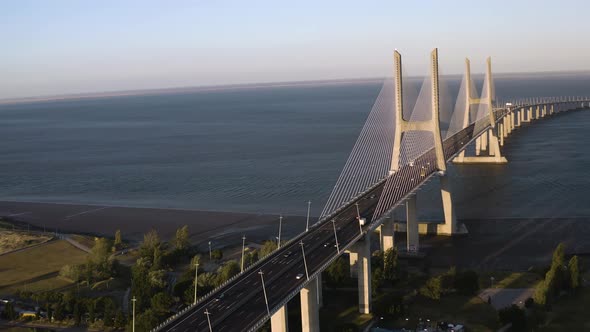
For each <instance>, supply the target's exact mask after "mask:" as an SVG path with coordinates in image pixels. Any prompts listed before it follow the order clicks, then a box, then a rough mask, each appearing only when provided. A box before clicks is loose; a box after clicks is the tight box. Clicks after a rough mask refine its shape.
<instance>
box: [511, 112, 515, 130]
mask: <svg viewBox="0 0 590 332" xmlns="http://www.w3.org/2000/svg"><path fill="white" fill-rule="evenodd" d="M515 123H516V113H514V111H512V112H510V132H512V131H513V130H514V129H515V128H516V126H515Z"/></svg>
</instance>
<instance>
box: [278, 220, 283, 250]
mask: <svg viewBox="0 0 590 332" xmlns="http://www.w3.org/2000/svg"><path fill="white" fill-rule="evenodd" d="M282 227H283V216H282V215H280V216H279V236H278V237H277V249H278V248H280V247H281V228H282Z"/></svg>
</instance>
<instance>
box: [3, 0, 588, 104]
mask: <svg viewBox="0 0 590 332" xmlns="http://www.w3.org/2000/svg"><path fill="white" fill-rule="evenodd" d="M588 17H590V1H587V0H578V1H571V0H560V1H543V0H536V1H533V0H530V1H529V0H522V1H517V0H511V1H501V0H490V1H475V0H471V1H452V0H440V1H420V0H415V1H412V0H404V1H396V0H389V1H370V0H367V1H358V0H357V1H343V0H340V1H320V0H316V1H309V0H296V1H293V0H291V1H280V0H273V1H255V0H241V1H223V0H194V1H163V0H162V1H148V0H141V1H121V0H115V1H110V0H102V1H83V0H80V1H74V0H71V1H60V0H52V1H45V0H39V1H26V0H3V1H0V41H1V43H2V47H1V48H0V60H1V61H0V99H4V98H13V97H25V96H39V95H55V94H69V93H81V92H98V91H114V90H128V89H130V90H133V89H145V88H162V87H180V86H200V85H217V84H229V83H247V82H274V81H294V80H316V79H333V78H357V77H383V76H385V75H388V74H389V72H390V70H391V53H392V51H393V49H394V48H397V49H398V50H400V52H401V53H402V55H403V56H404V65H405V68H406V72H407V73H408V74H411V75H423V74H426V73H427V72H428V54H429V52H430V50H431V49H432V48H434V47H438V48H439V53H440V57H441V61H440V66H441V71H442V73H443V74H456V73H460V72H462V70H463V59H464V58H465V57H466V56H468V57H470V58H471V60H472V71H474V72H483V70H484V68H483V63H484V59H485V57H486V56H488V55H490V56H492V57H493V64H494V71H496V72H530V71H557V70H589V69H590V39H589V37H588V36H589V35H590V23H588Z"/></svg>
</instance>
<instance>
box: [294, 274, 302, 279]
mask: <svg viewBox="0 0 590 332" xmlns="http://www.w3.org/2000/svg"><path fill="white" fill-rule="evenodd" d="M301 278H303V273H299V274H298V275H297V276H296V277H295V279H297V280H299V279H301Z"/></svg>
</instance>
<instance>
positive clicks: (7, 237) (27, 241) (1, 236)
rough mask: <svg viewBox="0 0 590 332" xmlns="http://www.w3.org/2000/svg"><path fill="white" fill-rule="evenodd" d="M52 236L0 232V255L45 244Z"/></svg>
mask: <svg viewBox="0 0 590 332" xmlns="http://www.w3.org/2000/svg"><path fill="white" fill-rule="evenodd" d="M49 239H51V236H45V235H35V234H29V233H27V232H24V231H9V230H0V254H3V253H5V252H9V251H12V250H16V249H21V248H25V247H29V246H32V245H35V244H38V243H43V242H46V241H48V240H49Z"/></svg>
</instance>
